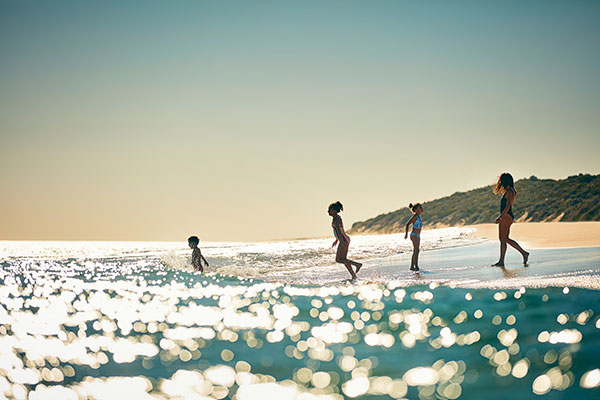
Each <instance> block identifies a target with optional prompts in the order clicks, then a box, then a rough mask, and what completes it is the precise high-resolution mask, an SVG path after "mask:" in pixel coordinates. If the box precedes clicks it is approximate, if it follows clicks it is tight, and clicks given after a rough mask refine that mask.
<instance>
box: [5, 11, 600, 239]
mask: <svg viewBox="0 0 600 400" xmlns="http://www.w3.org/2000/svg"><path fill="white" fill-rule="evenodd" d="M598 43H600V2H598V1H568V2H566V1H551V0H544V1H532V0H524V1H523V0H519V1H497V2H481V1H452V2H448V1H427V2H419V1H378V0H374V1H322V0H320V1H301V2H292V1H206V2H204V1H179V2H164V1H127V2H123V1H102V2H94V1H79V0H78V1H6V0H0V54H1V56H0V188H1V189H2V190H1V191H0V240H174V241H178V240H181V241H182V242H185V241H186V239H187V237H188V236H190V235H192V234H195V235H198V236H199V237H200V239H201V240H213V241H214V240H218V241H256V240H271V239H284V238H303V237H320V236H327V235H331V226H330V217H329V216H328V215H327V213H326V211H327V206H328V204H329V203H331V202H334V201H337V200H340V201H341V202H342V203H343V204H344V212H343V213H342V217H343V218H344V222H345V225H346V228H347V229H348V228H350V227H351V225H352V223H353V222H356V221H359V220H364V219H367V218H370V217H373V216H375V215H378V214H380V213H383V212H389V211H393V210H396V209H399V208H402V207H406V206H407V205H408V203H409V202H423V201H428V200H433V199H436V198H440V197H443V196H446V195H450V194H452V193H454V192H457V191H466V190H469V189H473V188H476V187H481V186H484V185H488V184H491V183H493V182H494V180H495V179H496V177H497V176H498V174H499V173H501V172H503V171H508V172H511V173H512V174H513V176H515V178H517V179H519V178H524V177H529V176H531V175H536V176H538V177H540V178H542V177H543V178H555V179H557V178H565V177H567V176H569V175H574V174H578V173H580V172H583V173H592V174H598V173H600V157H598V150H599V149H600V134H599V133H600V132H599V128H600V112H599V111H600V47H599V46H598Z"/></svg>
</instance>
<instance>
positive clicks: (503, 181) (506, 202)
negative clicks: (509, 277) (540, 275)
mask: <svg viewBox="0 0 600 400" xmlns="http://www.w3.org/2000/svg"><path fill="white" fill-rule="evenodd" d="M500 193H502V199H501V200H500V216H499V217H498V218H496V223H497V224H498V236H499V239H500V260H498V262H497V263H496V264H494V265H493V266H494V267H504V256H505V254H506V247H507V246H506V245H507V244H510V245H511V246H512V247H514V248H515V249H517V251H518V252H519V253H521V255H522V256H523V264H525V265H527V260H528V259H529V253H528V252H526V251H525V250H523V248H522V247H521V246H519V243H517V242H515V241H514V240H512V239H510V238H509V237H508V235H509V234H510V226H511V225H512V223H513V221H514V218H515V217H514V215H513V212H512V205H513V202H514V201H515V198H516V197H517V191H516V190H515V182H514V180H513V177H512V175H511V174H509V173H508V172H504V173H503V174H502V175H500V176H499V177H498V182H496V187H495V188H494V194H500Z"/></svg>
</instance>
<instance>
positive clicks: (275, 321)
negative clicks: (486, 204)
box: [0, 228, 600, 400]
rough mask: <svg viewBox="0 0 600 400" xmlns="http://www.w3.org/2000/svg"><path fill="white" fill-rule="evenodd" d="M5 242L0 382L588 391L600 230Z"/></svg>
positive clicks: (137, 390)
mask: <svg viewBox="0 0 600 400" xmlns="http://www.w3.org/2000/svg"><path fill="white" fill-rule="evenodd" d="M332 241H333V240H332V239H330V238H329V239H308V240H291V241H274V242H260V243H241V242H202V241H201V243H200V248H201V249H202V252H203V255H204V256H205V257H206V258H207V259H208V261H209V262H210V267H209V268H207V273H205V274H200V273H197V272H194V271H193V270H192V268H191V266H190V255H191V250H190V249H189V248H188V247H187V243H186V242H185V241H182V242H9V241H3V242H0V265H1V268H0V399H2V398H8V399H88V398H89V399H111V400H114V399H123V398H126V399H137V398H140V399H173V398H175V399H236V400H247V399H261V400H265V399H277V400H285V399H299V400H309V399H332V400H333V399H344V398H360V399H370V398H373V399H375V398H387V399H400V398H408V399H423V400H425V399H457V398H461V399H478V400H479V399H482V398H483V399H503V400H504V399H506V398H511V399H533V398H545V399H562V398H573V399H594V398H595V399H598V398H600V346H599V344H600V301H599V300H600V292H599V289H600V248H576V249H532V250H531V258H530V260H531V262H530V264H529V265H528V266H523V265H522V264H521V263H520V256H519V254H518V253H517V252H516V251H514V250H513V249H511V248H509V249H508V253H507V259H506V260H507V264H506V267H505V268H498V267H491V266H490V264H492V263H494V262H495V261H496V260H497V257H498V244H497V243H494V242H488V241H485V240H482V239H478V238H475V237H474V236H473V230H472V229H468V228H446V229H437V230H427V231H423V234H422V245H421V247H422V252H421V257H420V263H419V264H420V266H421V269H422V272H421V273H419V274H415V273H412V272H410V271H409V270H408V267H409V263H410V256H411V243H410V241H408V240H404V238H403V235H364V236H353V237H352V242H351V246H350V253H349V257H350V258H352V259H356V260H359V261H361V262H363V263H364V266H363V268H362V269H361V271H360V272H359V274H358V275H359V279H358V280H357V281H355V282H351V281H349V280H348V278H349V274H348V272H347V271H345V268H344V267H343V266H342V265H340V264H334V263H333V260H334V257H335V255H334V249H332V248H331V243H332Z"/></svg>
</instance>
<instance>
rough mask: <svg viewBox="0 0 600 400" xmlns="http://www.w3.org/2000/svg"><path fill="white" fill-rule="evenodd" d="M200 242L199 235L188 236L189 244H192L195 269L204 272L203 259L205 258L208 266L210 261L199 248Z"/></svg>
mask: <svg viewBox="0 0 600 400" xmlns="http://www.w3.org/2000/svg"><path fill="white" fill-rule="evenodd" d="M198 243H200V239H198V236H190V237H189V238H188V245H189V246H190V249H192V266H193V267H194V270H196V271H200V272H204V268H202V260H204V264H206V267H208V261H206V258H204V256H203V255H202V252H201V251H200V249H199V248H198Z"/></svg>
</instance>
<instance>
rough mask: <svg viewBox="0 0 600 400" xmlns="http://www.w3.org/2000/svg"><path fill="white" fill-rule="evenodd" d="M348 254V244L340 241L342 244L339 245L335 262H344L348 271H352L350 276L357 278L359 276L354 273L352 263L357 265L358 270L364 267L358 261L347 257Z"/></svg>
mask: <svg viewBox="0 0 600 400" xmlns="http://www.w3.org/2000/svg"><path fill="white" fill-rule="evenodd" d="M347 255H348V244H346V243H343V242H340V244H339V245H338V248H337V252H336V255H335V262H338V263H340V264H344V265H345V266H346V269H347V270H348V272H350V276H351V277H352V279H356V278H357V276H356V274H355V273H354V270H353V269H352V265H355V266H356V270H357V271H358V270H359V269H360V267H362V264H361V263H357V262H356V261H351V260H348V259H347V258H346V256H347Z"/></svg>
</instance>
